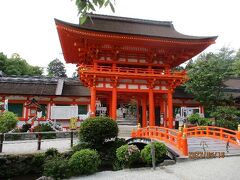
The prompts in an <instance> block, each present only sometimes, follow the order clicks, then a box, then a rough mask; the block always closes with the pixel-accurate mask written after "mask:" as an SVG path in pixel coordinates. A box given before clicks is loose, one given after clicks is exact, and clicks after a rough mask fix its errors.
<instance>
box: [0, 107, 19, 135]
mask: <svg viewBox="0 0 240 180" xmlns="http://www.w3.org/2000/svg"><path fill="white" fill-rule="evenodd" d="M17 122H18V120H17V116H16V115H15V114H14V113H12V112H9V111H5V112H4V113H2V114H1V113H0V133H6V132H8V131H10V130H12V129H14V128H15V127H16V125H17Z"/></svg>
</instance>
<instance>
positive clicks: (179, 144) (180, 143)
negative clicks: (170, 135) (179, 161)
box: [177, 131, 183, 149]
mask: <svg viewBox="0 0 240 180" xmlns="http://www.w3.org/2000/svg"><path fill="white" fill-rule="evenodd" d="M182 134H183V133H182V131H179V132H178V135H177V146H178V149H181V145H182Z"/></svg>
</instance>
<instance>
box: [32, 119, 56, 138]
mask: <svg viewBox="0 0 240 180" xmlns="http://www.w3.org/2000/svg"><path fill="white" fill-rule="evenodd" d="M33 131H34V132H53V131H54V129H53V128H52V127H51V126H50V124H48V123H45V124H43V123H42V124H39V125H37V126H35V127H34V130H33ZM36 136H37V137H38V135H36ZM42 138H43V139H52V138H56V134H55V133H49V134H42Z"/></svg>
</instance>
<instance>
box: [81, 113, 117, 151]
mask: <svg viewBox="0 0 240 180" xmlns="http://www.w3.org/2000/svg"><path fill="white" fill-rule="evenodd" d="M117 135H118V126H117V123H116V121H114V120H112V119H110V118H109V117H95V118H88V119H86V120H85V121H84V122H83V123H82V124H81V127H80V130H79V138H80V141H81V142H87V143H89V144H90V145H91V148H93V149H99V148H101V147H102V146H103V144H104V143H105V142H106V141H107V140H108V141H109V140H112V139H115V138H116V137H117Z"/></svg>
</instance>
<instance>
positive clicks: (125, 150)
mask: <svg viewBox="0 0 240 180" xmlns="http://www.w3.org/2000/svg"><path fill="white" fill-rule="evenodd" d="M116 157H117V160H118V161H119V162H120V164H121V165H122V167H123V168H129V167H133V166H134V164H135V163H138V162H139V161H140V151H139V149H138V147H137V146H135V145H128V144H126V145H123V146H121V147H119V148H117V150H116Z"/></svg>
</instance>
